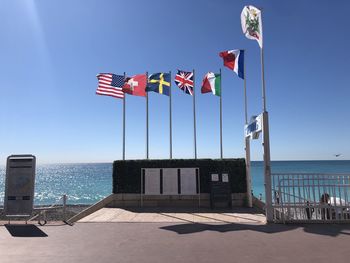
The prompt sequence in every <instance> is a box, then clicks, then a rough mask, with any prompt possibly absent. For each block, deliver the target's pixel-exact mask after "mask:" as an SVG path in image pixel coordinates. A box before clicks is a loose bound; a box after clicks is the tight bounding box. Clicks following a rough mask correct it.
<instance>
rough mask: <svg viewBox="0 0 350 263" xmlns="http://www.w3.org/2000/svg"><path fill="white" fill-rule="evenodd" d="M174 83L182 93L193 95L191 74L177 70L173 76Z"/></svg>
mask: <svg viewBox="0 0 350 263" xmlns="http://www.w3.org/2000/svg"><path fill="white" fill-rule="evenodd" d="M175 83H176V85H177V86H178V87H179V88H180V89H182V90H183V91H184V92H186V93H187V94H190V95H193V72H186V71H182V70H178V71H177V74H176V76H175Z"/></svg>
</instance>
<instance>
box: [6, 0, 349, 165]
mask: <svg viewBox="0 0 350 263" xmlns="http://www.w3.org/2000/svg"><path fill="white" fill-rule="evenodd" d="M247 4H252V5H255V6H257V7H262V8H263V30H264V46H265V78H266V88H267V109H268V111H269V113H270V140H271V159H272V160H303V159H307V160H317V159H320V160H328V159H335V157H334V154H337V153H342V156H340V157H339V158H337V159H350V139H349V134H350V122H349V113H350V108H349V105H350V103H349V100H350V86H349V83H350V73H349V69H350V67H349V61H350V52H349V47H350V34H349V26H350V24H349V15H348V13H349V10H350V1H347V0H343V1H340V0H338V1H331V0H329V1H325V0H323V1H303V0H298V1H296V0H293V1H279V0H274V1H253V0H252V1H229V0H216V1H213V0H212V1H209V0H203V1H188V0H178V1H170V0H169V1H160V0H148V1H142V0H140V1H135V0H119V1H112V0H111V1H107V0H105V1H103V0H75V1H70V0H63V1H62V0H60V1H45V0H37V1H31V0H8V1H6V0H2V1H1V2H0V21H1V22H0V32H1V41H0V58H1V63H0V87H1V93H0V125H1V129H0V164H4V163H5V159H6V157H7V156H8V155H10V154H19V153H32V154H35V155H36V156H37V158H38V161H39V162H40V163H60V162H110V161H113V160H115V159H120V158H121V157H122V101H121V100H118V99H114V98H112V97H106V96H97V95H95V90H96V87H97V79H96V74H98V73H99V72H113V73H116V74H123V72H126V73H127V74H128V75H134V74H140V73H144V72H146V71H148V72H149V73H155V72H162V71H165V72H167V71H170V70H171V71H172V73H173V77H174V73H175V72H176V69H178V68H179V69H183V70H189V71H190V70H192V69H195V71H196V89H197V91H199V89H200V84H201V81H202V78H203V76H204V74H205V73H206V72H207V71H214V72H217V71H219V68H220V67H221V68H222V72H223V75H222V83H223V128H224V130H223V142H224V157H228V158H231V157H244V143H243V142H244V138H243V127H244V106H243V81H242V80H241V79H239V78H238V77H237V76H236V75H235V74H234V73H233V72H232V71H229V70H228V69H227V68H224V67H223V65H222V60H221V58H220V57H219V56H218V53H219V52H220V51H224V50H229V49H237V48H244V49H246V72H247V89H248V103H249V105H248V107H249V109H248V112H249V115H253V114H259V113H260V112H261V111H262V102H261V71H260V49H259V46H258V43H257V42H256V41H252V40H249V39H247V38H245V36H244V35H243V34H242V30H241V25H240V13H241V11H242V8H243V7H244V5H247ZM172 88H173V93H172V94H173V156H174V158H191V157H193V130H192V129H193V126H192V125H193V120H192V98H191V97H190V96H189V95H186V94H183V93H182V92H181V91H180V90H179V89H178V88H177V87H176V86H175V85H174V84H173V86H172ZM197 94H198V96H197V133H198V137H197V138H198V140H197V144H198V156H199V157H200V158H207V157H210V158H217V157H219V152H220V148H219V99H218V97H216V96H213V95H211V94H203V95H202V94H199V92H197ZM126 116H127V119H126V123H127V126H126V134H127V140H126V157H127V158H128V159H133V158H144V157H145V99H144V98H141V97H132V96H128V97H127V111H126ZM149 118H150V157H151V158H168V156H169V129H168V128H169V121H168V98H167V97H166V96H164V95H159V94H156V93H151V94H150V116H149ZM252 159H253V160H261V159H262V147H261V140H255V141H253V142H252Z"/></svg>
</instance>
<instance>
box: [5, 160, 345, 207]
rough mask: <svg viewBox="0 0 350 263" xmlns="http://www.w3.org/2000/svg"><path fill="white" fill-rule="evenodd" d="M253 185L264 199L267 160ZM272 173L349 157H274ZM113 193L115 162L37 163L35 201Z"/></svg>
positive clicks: (335, 166) (255, 165)
mask: <svg viewBox="0 0 350 263" xmlns="http://www.w3.org/2000/svg"><path fill="white" fill-rule="evenodd" d="M251 167H252V169H251V174H252V186H253V187H252V188H253V194H254V195H255V196H257V197H259V195H260V194H261V197H262V199H264V197H265V195H264V192H265V190H264V176H263V172H264V163H263V162H252V164H251ZM271 169H272V172H273V173H290V172H295V173H347V174H350V161H273V162H272V163H271ZM4 191H5V167H4V166H0V206H1V205H2V204H3V201H4ZM111 193H112V164H111V163H91V164H45V165H40V164H39V165H37V169H36V179H35V197H34V204H35V205H43V204H46V205H47V204H53V203H56V202H60V198H61V197H62V195H63V194H66V195H67V196H68V203H69V204H93V203H95V202H97V201H99V200H101V199H102V198H104V197H105V196H107V195H109V194H111Z"/></svg>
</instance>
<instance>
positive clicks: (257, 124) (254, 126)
mask: <svg viewBox="0 0 350 263" xmlns="http://www.w3.org/2000/svg"><path fill="white" fill-rule="evenodd" d="M262 118H263V117H262V114H260V115H258V116H252V117H251V118H250V122H249V124H248V125H245V126H244V134H245V137H249V136H250V137H251V139H258V138H259V134H260V133H261V131H262Z"/></svg>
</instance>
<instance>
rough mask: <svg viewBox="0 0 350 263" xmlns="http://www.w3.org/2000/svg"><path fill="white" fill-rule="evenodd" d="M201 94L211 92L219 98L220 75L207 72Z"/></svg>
mask: <svg viewBox="0 0 350 263" xmlns="http://www.w3.org/2000/svg"><path fill="white" fill-rule="evenodd" d="M201 92H202V93H208V92H212V93H213V94H214V95H216V96H221V75H220V74H214V73H213V72H208V73H207V74H206V75H205V77H204V79H203V83H202V89H201Z"/></svg>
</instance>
